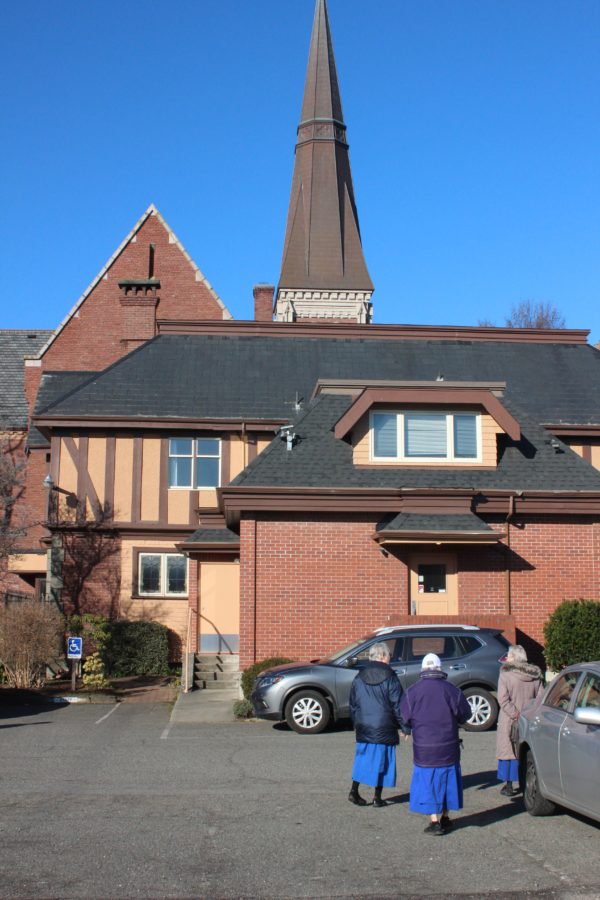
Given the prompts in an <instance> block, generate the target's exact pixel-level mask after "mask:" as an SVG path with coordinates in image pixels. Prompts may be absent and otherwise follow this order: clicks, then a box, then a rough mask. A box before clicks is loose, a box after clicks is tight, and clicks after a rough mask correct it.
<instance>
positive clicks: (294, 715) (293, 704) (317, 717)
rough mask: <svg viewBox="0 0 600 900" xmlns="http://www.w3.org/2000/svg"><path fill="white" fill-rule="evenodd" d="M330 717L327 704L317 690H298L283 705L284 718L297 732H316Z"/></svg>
mask: <svg viewBox="0 0 600 900" xmlns="http://www.w3.org/2000/svg"><path fill="white" fill-rule="evenodd" d="M330 717H331V713H330V710H329V704H328V703H327V700H326V699H325V697H323V696H322V694H319V693H317V691H300V692H299V693H297V694H294V696H293V697H291V698H290V699H289V700H288V702H287V703H286V705H285V720H286V722H287V723H288V725H289V726H290V728H293V730H294V731H297V732H298V734H318V733H319V732H320V731H323V729H324V728H325V727H326V726H327V723H328V722H329V719H330Z"/></svg>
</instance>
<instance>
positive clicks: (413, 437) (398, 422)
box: [371, 410, 481, 462]
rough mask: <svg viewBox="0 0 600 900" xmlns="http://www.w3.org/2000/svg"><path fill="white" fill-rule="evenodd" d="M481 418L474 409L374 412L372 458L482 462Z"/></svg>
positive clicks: (398, 460)
mask: <svg viewBox="0 0 600 900" xmlns="http://www.w3.org/2000/svg"><path fill="white" fill-rule="evenodd" d="M480 418H481V417H480V415H479V413H472V412H464V413H463V412H439V411H436V412H426V411H421V410H402V411H399V412H392V411H390V412H387V411H386V412H383V411H381V412H379V411H378V412H372V413H371V459H373V460H381V461H388V462H392V461H394V462H411V461H415V462H416V461H420V462H440V461H446V462H479V461H480V458H481V425H480Z"/></svg>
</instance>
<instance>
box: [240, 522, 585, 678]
mask: <svg viewBox="0 0 600 900" xmlns="http://www.w3.org/2000/svg"><path fill="white" fill-rule="evenodd" d="M375 525H376V521H375V520H374V519H371V518H368V517H354V518H352V520H344V519H342V518H340V517H336V516H331V517H328V518H327V519H317V518H307V519H298V518H292V517H286V518H285V519H282V520H277V519H275V518H269V517H264V518H260V519H258V520H253V519H250V518H245V519H243V520H242V522H241V532H240V533H241V560H240V566H241V571H240V578H241V585H240V590H241V594H240V605H241V609H240V641H241V664H242V666H245V665H248V664H250V663H251V662H252V661H253V660H254V658H256V659H264V658H265V657H267V656H273V655H277V656H279V655H285V656H290V657H292V658H295V659H303V658H304V659H307V658H308V659H311V658H316V657H318V656H322V655H326V654H327V653H328V652H330V651H331V650H333V649H335V648H336V647H341V646H343V645H344V644H345V643H348V642H349V641H350V640H352V639H353V638H356V637H360V635H361V634H364V633H366V632H368V631H370V630H372V629H373V628H376V627H379V626H383V625H388V624H392V623H394V622H401V621H402V617H404V616H408V613H409V588H408V568H407V560H408V553H409V552H410V551H409V550H408V549H406V548H403V547H401V546H398V548H397V549H395V550H394V551H393V552H391V553H389V555H388V556H387V557H386V556H384V555H383V554H382V553H381V552H380V550H379V549H378V547H377V545H376V544H375V543H374V542H373V541H372V540H371V535H372V534H373V531H374V529H375ZM497 527H500V526H497ZM599 542H600V523H599V522H594V521H592V520H591V519H589V518H587V517H585V518H583V517H582V518H575V517H571V518H567V517H562V518H559V517H555V518H553V519H548V518H541V517H539V518H537V519H530V520H528V521H526V522H525V521H523V520H517V522H516V525H515V526H511V535H510V543H511V546H510V550H509V549H508V548H507V547H504V546H498V547H487V546H485V547H468V548H467V547H463V548H457V561H458V570H459V576H458V586H459V588H458V590H459V616H461V617H462V618H463V620H464V621H466V622H467V623H468V624H471V623H475V622H478V621H481V624H482V625H483V624H487V625H489V624H490V623H491V622H492V621H497V622H498V623H500V622H501V621H502V617H503V616H505V615H506V613H507V603H508V592H509V588H510V602H511V607H512V613H513V615H514V623H515V624H516V628H517V639H518V640H521V641H523V642H524V643H525V644H526V645H527V648H528V650H529V651H530V652H533V651H535V650H536V648H537V649H538V650H539V645H540V644H541V642H542V638H543V625H544V622H545V621H546V619H547V618H548V615H549V614H550V613H551V612H552V610H553V609H554V608H555V607H556V606H557V605H558V604H559V603H561V602H562V601H563V600H564V599H570V598H573V597H590V598H593V599H600V573H599V564H598V562H597V560H598V551H599V550H600V546H599ZM445 549H447V548H445ZM507 560H509V561H510V573H509V575H507V566H506V563H507ZM509 577H510V583H509ZM255 597H256V604H255ZM255 608H256V616H255ZM510 637H512V635H510Z"/></svg>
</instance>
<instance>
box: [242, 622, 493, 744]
mask: <svg viewBox="0 0 600 900" xmlns="http://www.w3.org/2000/svg"><path fill="white" fill-rule="evenodd" d="M377 641H386V642H387V644H388V645H389V647H390V650H391V661H390V665H391V666H392V668H393V669H394V671H395V672H396V674H397V675H398V678H399V679H400V682H401V684H402V687H403V688H407V687H408V686H409V685H411V684H412V683H413V682H414V681H416V680H417V678H418V677H419V674H420V671H421V661H422V659H423V657H424V656H425V654H426V653H436V654H437V655H438V656H439V657H440V659H441V660H442V667H443V670H444V671H445V672H447V673H448V678H449V679H450V681H452V682H453V683H454V684H456V685H457V686H458V687H460V688H461V689H462V690H463V691H464V694H465V697H466V698H467V700H468V701H469V704H470V706H471V710H472V715H471V718H470V719H469V721H468V723H467V726H466V727H467V728H468V729H469V730H470V731H486V730H487V729H488V728H492V727H493V726H494V725H495V723H496V720H497V718H498V703H497V700H496V697H495V696H494V693H493V692H494V691H496V688H497V686H498V675H499V672H500V664H501V663H502V662H504V660H505V658H506V651H507V648H508V646H509V644H508V641H507V640H506V639H505V638H504V637H503V636H502V634H501V632H500V631H499V629H492V628H478V627H476V626H475V625H453V626H451V625H426V626H415V625H400V626H387V627H385V628H378V629H377V630H376V631H373V632H371V634H368V635H366V637H363V638H361V639H360V640H358V641H353V642H352V643H351V644H349V645H348V646H347V647H344V648H343V649H342V650H340V651H338V652H337V653H334V654H333V655H332V656H330V657H328V658H327V659H318V660H312V662H297V663H288V664H286V665H281V666H276V667H274V668H272V669H267V670H266V671H264V672H261V674H260V675H259V676H258V677H257V679H256V682H255V684H254V689H253V693H252V705H253V708H254V714H255V715H256V716H258V717H259V718H263V719H272V720H274V721H282V720H284V719H285V720H286V721H287V723H288V725H289V726H290V728H293V729H294V731H297V732H299V733H300V734H317V733H318V732H320V731H322V730H323V729H324V728H325V727H326V726H327V724H328V722H329V721H330V719H331V718H333V719H334V720H339V719H344V718H348V716H349V715H350V712H349V708H348V704H349V698H350V688H351V687H352V682H353V681H354V679H355V677H356V674H357V672H358V671H359V669H360V668H361V667H362V666H364V665H366V663H367V662H368V657H369V647H371V645H372V644H375V643H377Z"/></svg>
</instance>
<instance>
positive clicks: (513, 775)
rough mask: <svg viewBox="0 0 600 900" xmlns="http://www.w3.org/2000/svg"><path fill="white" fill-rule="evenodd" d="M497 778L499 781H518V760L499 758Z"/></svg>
mask: <svg viewBox="0 0 600 900" xmlns="http://www.w3.org/2000/svg"><path fill="white" fill-rule="evenodd" d="M498 780H499V781H518V780H519V760H518V759H499V760H498Z"/></svg>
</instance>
